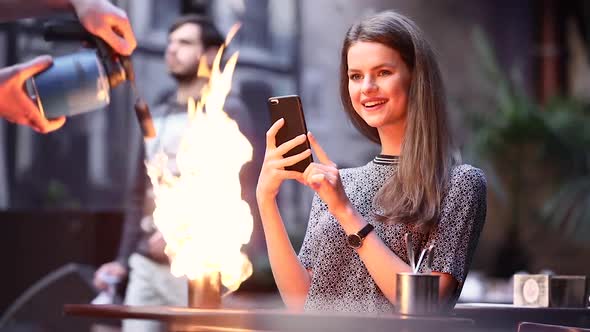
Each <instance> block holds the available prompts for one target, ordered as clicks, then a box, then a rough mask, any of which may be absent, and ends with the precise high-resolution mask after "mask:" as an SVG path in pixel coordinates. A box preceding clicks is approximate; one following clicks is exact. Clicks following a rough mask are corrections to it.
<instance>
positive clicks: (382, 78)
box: [348, 41, 411, 131]
mask: <svg viewBox="0 0 590 332" xmlns="http://www.w3.org/2000/svg"><path fill="white" fill-rule="evenodd" d="M410 82H411V73H410V70H409V68H408V66H407V65H406V64H405V62H404V61H403V60H402V58H401V56H400V55H399V53H398V52H397V51H396V50H394V49H392V48H390V47H388V46H385V45H383V44H380V43H376V42H362V41H361V42H356V43H354V44H352V46H350V48H349V49H348V93H349V94H350V100H351V101H352V106H353V107H354V109H355V111H356V113H357V114H358V115H359V116H360V117H361V118H362V119H363V120H365V122H366V123H367V124H368V125H369V126H371V127H374V128H377V129H378V130H379V131H381V130H383V129H387V128H392V129H399V128H404V127H405V123H406V114H407V104H408V94H409V89H410Z"/></svg>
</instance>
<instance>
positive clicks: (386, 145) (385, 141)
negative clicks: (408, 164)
mask: <svg viewBox="0 0 590 332" xmlns="http://www.w3.org/2000/svg"><path fill="white" fill-rule="evenodd" d="M377 131H378V132H379V138H380V139H381V154H385V155H390V156H399V155H401V152H402V143H403V141H404V133H405V124H404V125H403V126H396V127H395V128H394V127H388V128H378V129H377Z"/></svg>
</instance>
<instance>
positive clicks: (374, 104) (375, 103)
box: [363, 100, 387, 108]
mask: <svg viewBox="0 0 590 332" xmlns="http://www.w3.org/2000/svg"><path fill="white" fill-rule="evenodd" d="M386 102H387V100H380V101H369V102H366V103H363V106H364V107H366V108H373V107H377V106H379V105H383V104H385V103H386Z"/></svg>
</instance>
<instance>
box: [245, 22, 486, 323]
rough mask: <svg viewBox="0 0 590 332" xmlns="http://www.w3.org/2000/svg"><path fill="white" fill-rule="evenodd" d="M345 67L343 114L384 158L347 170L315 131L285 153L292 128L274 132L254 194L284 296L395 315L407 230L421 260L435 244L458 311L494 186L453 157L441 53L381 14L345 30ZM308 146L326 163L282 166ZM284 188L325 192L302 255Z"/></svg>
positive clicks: (435, 268)
mask: <svg viewBox="0 0 590 332" xmlns="http://www.w3.org/2000/svg"><path fill="white" fill-rule="evenodd" d="M340 68H341V69H340V75H341V83H340V93H341V98H342V103H343V106H344V109H345V110H346V112H347V113H348V115H349V116H350V118H351V120H352V122H353V123H354V125H355V126H356V127H357V128H358V129H359V130H360V131H361V133H363V134H364V135H365V136H366V137H368V138H369V139H371V140H372V141H374V142H376V143H378V144H380V145H381V154H380V155H378V156H376V157H375V159H374V160H373V161H371V162H369V163H368V164H366V165H364V166H361V167H357V168H352V169H342V170H339V169H338V168H337V166H336V165H335V164H334V163H333V162H332V161H331V160H330V158H329V157H328V156H327V155H326V153H325V152H324V151H323V150H322V148H321V147H320V145H319V144H318V142H317V141H316V139H315V138H314V136H313V135H312V134H311V133H309V134H308V135H307V137H305V135H301V136H300V137H297V138H295V139H293V140H291V141H289V142H287V143H284V144H282V145H280V146H276V144H275V135H276V133H277V132H278V130H279V129H280V128H281V127H282V126H283V124H284V120H282V119H281V120H279V121H277V122H276V123H274V124H273V125H272V127H271V128H270V129H269V131H268V132H267V147H266V155H265V160H264V164H263V167H262V171H261V174H260V178H259V181H258V186H257V192H256V194H257V200H258V205H259V208H260V213H261V217H262V222H263V227H264V232H265V235H266V242H267V247H268V253H269V259H270V262H271V266H272V271H273V274H274V278H275V281H276V284H277V286H278V288H279V291H280V293H281V296H282V298H283V300H284V302H285V303H286V305H287V307H288V308H291V309H296V310H303V309H305V310H309V311H348V312H393V310H394V307H395V304H396V303H395V289H396V287H395V275H396V273H398V272H411V268H410V265H409V260H408V257H407V251H406V246H405V242H404V235H405V234H406V233H409V234H410V236H411V239H412V242H413V243H414V244H415V246H416V250H417V251H419V250H420V249H422V248H426V247H429V246H430V245H434V248H435V249H434V253H433V263H432V266H431V270H432V273H435V274H438V275H439V276H440V284H439V290H440V298H441V300H442V301H444V302H443V303H447V304H449V305H450V306H452V305H454V303H455V302H456V299H457V298H458V296H459V293H460V291H461V287H462V284H463V281H464V280H465V276H466V275H467V271H468V267H469V264H470V262H471V258H472V256H473V252H474V250H475V247H476V244H477V241H478V238H479V234H480V232H481V229H482V227H483V223H484V220H485V214H486V196H485V195H486V182H485V178H484V175H483V173H482V172H481V171H480V170H479V169H477V168H474V167H472V166H469V165H457V163H456V162H454V160H453V158H452V147H451V139H450V133H449V128H448V124H447V111H446V105H445V102H446V100H445V92H444V87H443V83H442V80H441V77H440V71H439V69H438V65H437V62H436V59H435V56H434V53H433V51H432V49H431V48H430V46H429V44H428V43H427V42H426V40H425V39H424V37H423V35H422V33H421V31H420V30H419V29H418V28H417V27H416V25H415V24H414V23H413V22H412V21H410V20H409V19H408V18H406V17H404V16H402V15H400V14H397V13H394V12H382V13H379V14H377V15H375V16H373V17H370V18H367V19H365V20H363V21H361V22H359V23H357V24H355V25H353V26H352V27H351V28H350V29H349V30H348V32H347V34H346V37H345V39H344V44H343V47H342V59H341V65H340ZM306 138H307V139H308V140H309V142H310V143H311V147H312V149H313V150H314V152H315V154H316V155H317V159H318V160H319V162H317V163H312V164H311V165H309V167H308V168H307V169H306V170H305V172H304V173H298V172H294V171H287V170H284V167H285V166H288V165H293V164H295V163H297V162H298V161H300V160H302V159H304V158H305V157H307V156H309V154H311V151H309V150H307V151H305V152H303V153H300V154H299V155H296V156H293V157H288V158H283V155H284V154H285V153H286V152H287V151H289V150H290V149H292V148H293V147H295V146H297V145H299V144H301V143H303V142H304V141H305V139H306ZM286 179H295V180H297V181H299V182H301V183H303V184H305V185H307V186H310V187H311V188H312V189H313V190H315V192H316V195H315V197H314V199H313V203H312V207H311V212H310V219H309V224H308V228H307V233H306V235H305V240H304V242H303V246H302V248H301V251H300V252H299V255H297V254H296V253H295V251H294V250H293V247H292V245H291V243H290V241H289V238H288V236H287V232H286V230H285V227H284V225H283V221H282V218H281V216H280V214H279V210H278V208H277V204H276V195H277V193H278V191H279V187H280V185H281V183H282V182H283V181H284V180H286ZM351 235H352V236H351ZM420 269H421V271H424V266H422V267H421V268H420Z"/></svg>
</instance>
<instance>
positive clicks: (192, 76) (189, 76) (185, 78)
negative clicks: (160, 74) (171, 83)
mask: <svg viewBox="0 0 590 332" xmlns="http://www.w3.org/2000/svg"><path fill="white" fill-rule="evenodd" d="M170 75H171V76H172V78H174V80H175V81H176V83H178V84H183V83H190V82H193V81H194V80H196V79H197V71H196V70H195V71H186V72H183V73H173V72H171V73H170Z"/></svg>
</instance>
